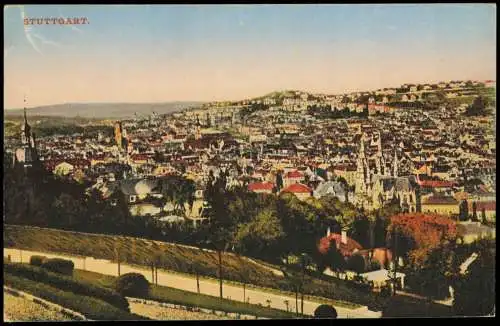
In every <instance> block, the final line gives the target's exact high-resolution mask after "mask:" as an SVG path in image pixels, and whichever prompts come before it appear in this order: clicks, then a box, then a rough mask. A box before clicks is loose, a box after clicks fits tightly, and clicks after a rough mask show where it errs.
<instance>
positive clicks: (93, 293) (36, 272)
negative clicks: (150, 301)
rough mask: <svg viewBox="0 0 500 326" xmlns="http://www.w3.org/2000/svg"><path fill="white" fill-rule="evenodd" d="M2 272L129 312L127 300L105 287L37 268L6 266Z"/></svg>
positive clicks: (19, 265) (17, 265)
mask: <svg viewBox="0 0 500 326" xmlns="http://www.w3.org/2000/svg"><path fill="white" fill-rule="evenodd" d="M4 270H5V272H7V273H10V274H14V275H17V276H19V277H23V278H26V279H29V280H32V281H36V282H41V283H46V284H49V285H52V286H55V287H57V288H59V289H61V290H64V291H71V292H73V293H75V294H79V295H84V296H90V297H95V298H97V299H100V300H103V301H105V302H107V303H109V304H111V305H113V306H115V307H117V308H119V309H122V310H125V311H129V304H128V301H127V299H125V298H124V297H123V296H121V295H120V294H119V293H117V292H115V291H113V290H111V289H108V288H105V287H100V286H97V285H94V284H92V283H89V282H82V281H76V280H74V279H73V278H71V277H68V276H64V275H60V274H56V273H51V272H49V271H47V270H44V269H43V268H41V267H37V266H30V265H25V264H6V265H4Z"/></svg>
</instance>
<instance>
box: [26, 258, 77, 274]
mask: <svg viewBox="0 0 500 326" xmlns="http://www.w3.org/2000/svg"><path fill="white" fill-rule="evenodd" d="M30 265H33V266H39V267H43V268H45V269H46V270H49V271H51V272H54V273H59V274H63V275H69V276H72V275H73V270H74V269H75V264H74V263H73V262H72V261H71V260H67V259H60V258H52V259H49V258H47V257H45V256H36V255H35V256H31V258H30Z"/></svg>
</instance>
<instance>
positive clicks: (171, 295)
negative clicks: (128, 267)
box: [74, 270, 295, 318]
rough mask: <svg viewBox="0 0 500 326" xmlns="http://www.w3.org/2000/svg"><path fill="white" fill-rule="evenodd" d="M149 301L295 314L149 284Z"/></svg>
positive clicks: (88, 277) (85, 277)
mask: <svg viewBox="0 0 500 326" xmlns="http://www.w3.org/2000/svg"><path fill="white" fill-rule="evenodd" d="M74 278H75V279H77V280H79V281H86V282H92V283H94V284H96V285H100V286H104V287H108V288H113V283H114V281H115V279H116V277H114V276H110V275H103V274H99V273H94V272H89V271H83V270H75V272H74ZM149 299H150V300H154V301H159V302H168V303H173V304H180V305H185V306H191V307H199V308H205V309H213V310H220V311H226V312H235V313H240V314H247V315H255V316H259V317H267V318H294V316H295V314H293V313H287V312H286V311H283V310H278V309H271V308H266V307H260V306H258V305H253V304H246V303H243V302H237V301H233V300H228V299H222V300H221V299H220V298H217V297H213V296H210V295H205V294H198V293H193V292H189V291H183V290H178V289H174V288H170V287H167V286H158V285H154V284H151V292H150V296H149Z"/></svg>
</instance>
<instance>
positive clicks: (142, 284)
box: [115, 273, 149, 298]
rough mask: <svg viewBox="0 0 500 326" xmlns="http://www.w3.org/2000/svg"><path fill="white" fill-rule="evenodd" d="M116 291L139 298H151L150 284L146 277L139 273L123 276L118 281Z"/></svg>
mask: <svg viewBox="0 0 500 326" xmlns="http://www.w3.org/2000/svg"><path fill="white" fill-rule="evenodd" d="M115 289H116V291H118V293H120V294H122V295H124V296H128V297H137V298H147V297H148V296H149V282H148V280H147V279H146V278H145V277H144V275H142V274H139V273H127V274H123V275H121V276H120V277H118V279H117V280H116V283H115Z"/></svg>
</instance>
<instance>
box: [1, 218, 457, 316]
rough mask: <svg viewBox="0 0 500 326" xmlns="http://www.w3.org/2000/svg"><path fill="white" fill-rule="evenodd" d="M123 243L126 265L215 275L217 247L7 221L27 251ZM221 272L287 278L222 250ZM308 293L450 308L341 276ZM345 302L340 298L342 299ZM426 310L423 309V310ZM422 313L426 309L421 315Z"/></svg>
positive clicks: (9, 238) (430, 311)
mask: <svg viewBox="0 0 500 326" xmlns="http://www.w3.org/2000/svg"><path fill="white" fill-rule="evenodd" d="M115 243H117V244H120V246H122V249H121V252H122V254H123V257H124V258H122V261H123V260H124V261H126V262H127V263H128V264H137V265H148V264H149V259H150V258H151V257H153V256H154V254H153V253H154V252H161V253H162V258H163V259H162V263H161V266H160V267H161V268H164V269H169V270H172V271H177V272H184V273H192V272H191V271H190V267H191V266H192V265H193V262H196V263H197V264H199V265H200V275H203V276H208V277H216V273H217V256H216V254H215V253H213V252H207V251H202V250H199V249H196V248H186V247H182V246H179V245H176V244H171V243H163V242H158V241H151V240H146V239H139V238H130V237H117V236H108V235H97V234H95V235H89V234H84V233H77V232H64V231H60V230H56V229H41V228H34V227H26V226H13V225H4V247H6V248H8V247H15V248H20V249H27V250H36V251H42V252H43V251H47V252H61V253H67V254H73V255H83V256H93V257H94V258H100V259H113V257H114V252H113V248H114V244H115ZM223 263H224V268H223V275H224V276H225V278H228V279H231V280H234V281H241V280H242V277H241V272H242V266H246V268H247V269H248V270H249V271H250V283H253V284H256V285H259V286H262V287H267V288H274V289H280V290H281V289H282V288H283V284H285V283H286V282H285V281H284V280H283V278H282V277H279V276H276V275H274V274H273V273H272V272H270V271H269V270H267V269H264V268H263V267H261V266H259V265H257V264H253V263H250V262H248V261H246V260H243V259H241V258H239V257H237V256H236V255H233V254H230V253H225V254H224V255H223ZM305 292H306V293H309V294H313V295H318V296H322V297H325V298H332V299H335V300H342V301H347V302H354V303H358V304H362V305H367V306H368V307H369V308H370V309H372V310H382V311H383V313H384V316H387V317H390V316H400V312H401V311H405V312H407V314H408V315H409V316H422V317H424V316H446V315H450V314H451V309H448V308H447V307H443V306H441V305H438V304H426V303H424V302H422V301H415V300H414V299H411V298H408V297H399V296H398V297H395V298H389V299H387V298H382V297H380V296H378V295H376V294H373V293H365V292H362V291H359V290H356V289H353V288H350V287H348V286H347V285H345V283H344V282H343V281H341V280H337V279H333V278H329V279H328V280H326V279H324V280H323V279H312V281H311V282H310V283H309V284H307V285H306V289H305ZM339 303H340V304H341V305H342V302H339ZM423 312H425V313H423ZM422 313H423V314H422Z"/></svg>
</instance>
